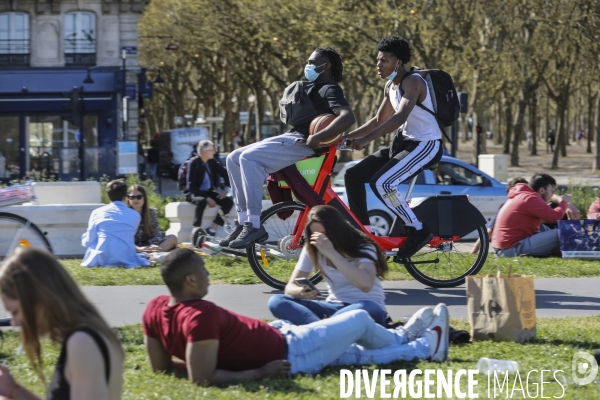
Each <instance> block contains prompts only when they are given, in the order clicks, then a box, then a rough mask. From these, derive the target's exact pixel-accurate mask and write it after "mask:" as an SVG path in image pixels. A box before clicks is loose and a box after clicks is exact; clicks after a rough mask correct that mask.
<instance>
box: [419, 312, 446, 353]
mask: <svg viewBox="0 0 600 400" xmlns="http://www.w3.org/2000/svg"><path fill="white" fill-rule="evenodd" d="M433 315H434V317H433V322H432V323H431V325H429V327H428V328H427V331H426V332H425V334H424V335H423V337H424V338H425V339H426V340H427V341H428V342H429V347H430V349H431V353H430V354H431V355H430V356H429V360H430V361H437V362H442V361H446V360H447V359H448V342H449V337H448V333H449V329H450V318H449V316H448V308H447V307H446V305H445V304H444V303H440V304H438V305H437V306H435V308H434V310H433Z"/></svg>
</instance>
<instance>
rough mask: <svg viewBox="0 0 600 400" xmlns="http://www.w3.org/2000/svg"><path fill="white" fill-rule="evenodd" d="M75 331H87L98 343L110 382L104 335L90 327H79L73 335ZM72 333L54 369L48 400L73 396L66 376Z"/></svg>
mask: <svg viewBox="0 0 600 400" xmlns="http://www.w3.org/2000/svg"><path fill="white" fill-rule="evenodd" d="M75 332H85V333H87V334H88V335H90V336H91V337H92V339H94V342H96V344H97V345H98V348H99V349H100V353H101V354H102V359H103V360H104V372H105V375H106V383H107V384H108V380H109V378H110V356H109V354H108V347H106V343H105V342H104V339H102V337H101V336H100V335H99V334H98V333H97V332H96V331H94V330H92V329H91V328H88V327H81V328H77V329H76V330H75V331H73V332H72V333H71V335H73V334H74V333H75ZM71 335H69V337H67V338H66V339H65V341H64V343H63V345H62V348H61V349H60V356H59V357H58V361H57V362H56V369H55V370H54V376H53V377H52V381H51V382H52V383H51V384H50V387H49V388H48V394H47V395H46V400H69V399H70V398H71V385H70V384H69V382H67V378H66V377H65V365H66V364H67V342H68V341H69V338H70V337H71Z"/></svg>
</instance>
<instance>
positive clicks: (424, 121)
mask: <svg viewBox="0 0 600 400" xmlns="http://www.w3.org/2000/svg"><path fill="white" fill-rule="evenodd" d="M415 75H416V76H418V77H419V78H421V79H423V77H422V76H420V75H418V74H415ZM423 82H425V86H427V95H426V97H425V101H423V103H422V104H423V106H425V107H427V108H428V109H430V110H433V103H432V101H431V96H429V86H428V85H427V81H425V79H423ZM392 86H393V85H390V87H389V89H388V96H389V98H390V102H391V103H392V107H394V110H395V111H398V108H399V107H400V100H401V99H402V95H401V94H400V90H396V89H394V88H393V87H392ZM401 128H403V136H404V140H414V141H418V142H424V141H427V140H440V139H441V138H442V133H441V131H440V127H439V126H438V123H437V121H436V120H435V117H434V116H433V115H431V114H430V113H428V112H427V111H425V110H423V109H422V108H421V107H419V106H417V105H415V107H414V108H413V109H412V111H411V112H410V114H409V115H408V118H407V119H406V122H405V123H404V125H403V126H402V127H401Z"/></svg>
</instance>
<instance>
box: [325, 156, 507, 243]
mask: <svg viewBox="0 0 600 400" xmlns="http://www.w3.org/2000/svg"><path fill="white" fill-rule="evenodd" d="M359 162H360V160H357V161H350V162H347V163H346V164H345V165H344V167H343V168H342V169H341V170H340V172H339V173H338V174H337V176H336V178H335V179H334V181H333V184H332V187H333V190H334V191H335V192H336V193H337V194H338V196H340V198H341V199H342V201H344V203H346V204H348V197H347V195H346V187H345V183H344V175H345V173H346V170H347V169H348V168H349V167H351V166H353V165H356V164H358V163H359ZM366 186H367V206H368V208H369V219H370V222H371V227H372V229H373V232H374V233H375V234H376V235H378V236H385V235H387V234H388V232H389V231H390V228H391V226H392V222H393V221H394V218H395V214H393V213H392V212H391V211H390V209H389V208H387V206H386V205H385V204H384V203H383V202H381V201H380V200H379V199H378V198H377V196H375V194H374V193H373V191H372V190H371V187H370V186H369V185H366ZM398 189H399V190H400V192H401V193H402V194H405V193H406V191H407V190H408V182H406V183H403V184H401V185H399V186H398ZM439 194H467V195H469V197H470V200H471V203H473V205H474V206H475V207H477V209H479V211H480V212H481V213H482V214H483V216H484V217H485V218H486V220H488V221H489V220H490V219H491V218H492V217H493V216H494V215H496V213H497V211H498V208H499V207H500V205H502V203H504V202H505V201H506V199H507V195H506V184H504V183H501V182H499V181H498V180H496V179H494V178H492V177H491V176H489V175H487V174H486V173H484V172H482V171H480V170H479V169H477V168H476V167H474V166H472V165H470V164H467V163H466V162H464V161H461V160H459V159H457V158H453V157H448V156H442V159H441V160H440V162H439V163H438V167H437V169H435V170H425V171H422V172H421V173H420V174H419V176H418V177H417V182H416V184H415V187H414V189H413V192H412V195H411V197H412V201H416V200H417V199H419V198H423V197H428V196H434V195H439Z"/></svg>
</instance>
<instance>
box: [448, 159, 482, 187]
mask: <svg viewBox="0 0 600 400" xmlns="http://www.w3.org/2000/svg"><path fill="white" fill-rule="evenodd" d="M436 178H437V183H438V185H464V186H483V185H484V180H483V178H482V177H481V175H478V174H476V173H475V172H471V171H470V170H468V169H466V168H464V167H461V166H460V165H457V164H452V163H445V162H440V163H439V166H438V169H437V170H436Z"/></svg>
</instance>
